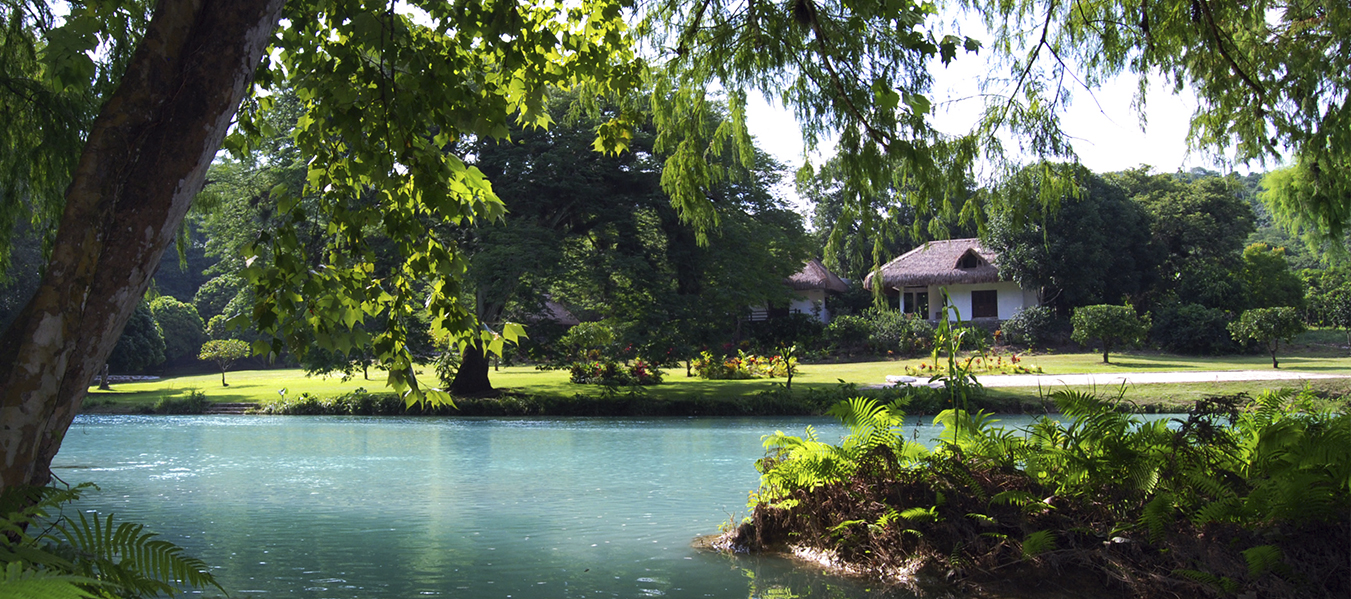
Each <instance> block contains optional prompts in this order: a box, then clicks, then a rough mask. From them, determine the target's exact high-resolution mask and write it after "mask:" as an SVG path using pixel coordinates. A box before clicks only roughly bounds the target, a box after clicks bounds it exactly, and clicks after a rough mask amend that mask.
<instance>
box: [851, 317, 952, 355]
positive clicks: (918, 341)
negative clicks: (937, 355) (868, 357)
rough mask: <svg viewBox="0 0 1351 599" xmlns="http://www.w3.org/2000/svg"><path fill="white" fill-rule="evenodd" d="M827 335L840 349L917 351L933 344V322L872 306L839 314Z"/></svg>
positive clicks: (880, 351) (877, 351) (906, 352)
mask: <svg viewBox="0 0 1351 599" xmlns="http://www.w3.org/2000/svg"><path fill="white" fill-rule="evenodd" d="M825 338H826V340H827V341H828V342H829V343H830V346H831V348H832V349H834V350H835V351H838V352H844V353H858V352H868V353H872V354H876V355H887V354H888V352H891V353H900V354H902V355H914V354H918V353H922V352H924V351H927V350H928V348H929V347H930V346H931V345H932V344H933V325H931V324H929V321H927V320H925V319H923V318H921V317H920V316H918V315H916V314H905V313H902V312H900V311H898V310H886V309H879V308H870V309H868V310H866V311H864V312H863V314H862V315H858V316H838V317H836V318H835V319H834V320H833V321H831V323H830V326H828V327H826V329H825Z"/></svg>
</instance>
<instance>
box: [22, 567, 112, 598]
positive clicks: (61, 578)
mask: <svg viewBox="0 0 1351 599" xmlns="http://www.w3.org/2000/svg"><path fill="white" fill-rule="evenodd" d="M98 584H99V581H97V580H93V579H91V578H85V577H82V576H71V575H67V574H54V573H52V572H49V571H45V570H26V569H24V567H23V564H22V563H20V562H10V563H8V564H7V565H5V567H4V568H0V597H5V598H6V599H96V597H97V595H94V594H93V593H91V592H89V591H88V590H86V589H85V588H84V587H82V586H80V585H89V586H98Z"/></svg>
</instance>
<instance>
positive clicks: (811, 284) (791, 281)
mask: <svg viewBox="0 0 1351 599" xmlns="http://www.w3.org/2000/svg"><path fill="white" fill-rule="evenodd" d="M787 282H788V286H789V287H792V288H793V289H795V290H797V291H810V290H812V289H824V290H826V291H836V292H839V293H844V292H845V291H846V290H848V289H849V286H848V285H846V284H845V282H844V281H843V280H842V279H840V277H838V276H835V273H833V272H830V269H828V268H826V266H825V265H824V264H821V261H820V260H817V259H816V258H812V259H811V261H809V262H807V265H806V266H803V267H802V271H801V272H799V273H797V274H795V275H793V276H791V277H788V281H787Z"/></svg>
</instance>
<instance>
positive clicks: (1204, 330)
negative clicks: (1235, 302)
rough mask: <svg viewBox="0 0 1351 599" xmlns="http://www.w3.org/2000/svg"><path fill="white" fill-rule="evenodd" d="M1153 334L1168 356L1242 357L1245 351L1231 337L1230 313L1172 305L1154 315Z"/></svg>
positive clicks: (1155, 340)
mask: <svg viewBox="0 0 1351 599" xmlns="http://www.w3.org/2000/svg"><path fill="white" fill-rule="evenodd" d="M1153 316H1154V326H1153V328H1152V329H1151V330H1150V332H1149V337H1150V339H1151V340H1152V341H1153V342H1154V344H1155V345H1157V346H1158V347H1159V349H1162V350H1164V351H1167V352H1172V353H1177V354H1192V355H1206V356H1214V355H1220V354H1232V353H1238V352H1239V351H1240V350H1241V349H1242V347H1241V346H1240V345H1239V344H1238V343H1235V342H1234V339H1233V337H1232V336H1230V334H1229V328H1228V327H1229V322H1230V321H1231V320H1233V318H1232V317H1231V316H1230V313H1229V312H1226V311H1224V310H1221V309H1219V308H1207V307H1205V306H1202V305H1200V304H1184V303H1180V302H1169V303H1164V304H1160V305H1159V306H1158V307H1157V308H1155V310H1154V312H1153Z"/></svg>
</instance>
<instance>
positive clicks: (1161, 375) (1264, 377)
mask: <svg viewBox="0 0 1351 599" xmlns="http://www.w3.org/2000/svg"><path fill="white" fill-rule="evenodd" d="M1349 377H1351V374H1324V373H1317V372H1296V371H1292V370H1223V371H1188V372H1130V373H1098V374H1000V375H988V376H978V377H977V378H978V379H979V380H980V384H982V385H984V386H986V387H1037V386H1041V387H1063V386H1065V385H1097V386H1099V387H1119V386H1121V384H1122V383H1125V384H1127V385H1147V384H1150V383H1221V382H1232V381H1291V380H1309V379H1343V378H1349ZM925 382H927V381H926V380H925V379H923V378H921V379H919V380H918V381H916V382H915V384H917V385H922V384H924V383H925ZM879 386H883V385H879Z"/></svg>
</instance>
